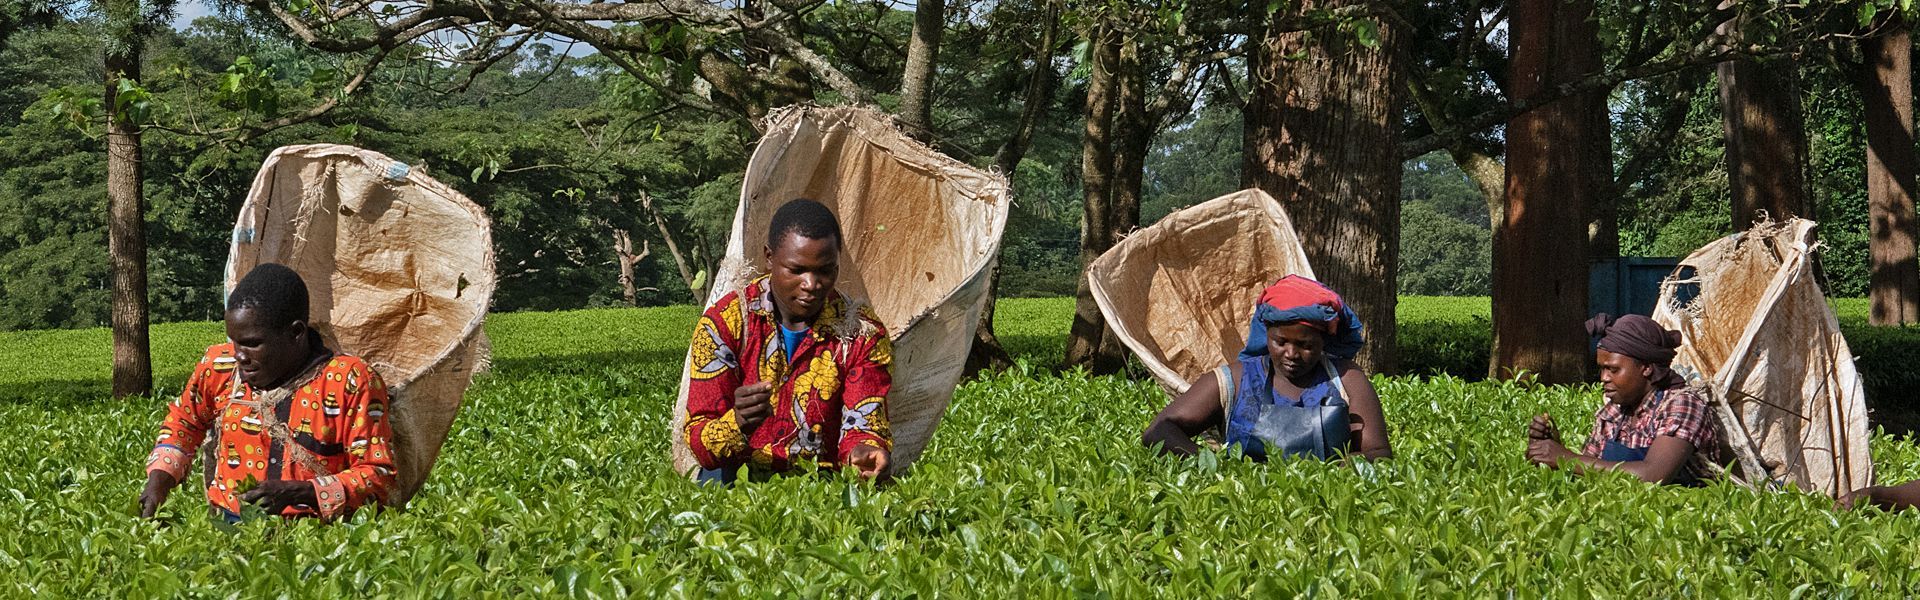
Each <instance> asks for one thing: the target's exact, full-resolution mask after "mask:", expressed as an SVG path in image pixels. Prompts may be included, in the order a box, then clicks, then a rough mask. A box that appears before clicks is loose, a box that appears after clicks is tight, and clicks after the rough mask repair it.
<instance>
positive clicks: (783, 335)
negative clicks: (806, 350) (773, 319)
mask: <svg viewBox="0 0 1920 600" xmlns="http://www.w3.org/2000/svg"><path fill="white" fill-rule="evenodd" d="M812 330H813V328H812V327H808V328H806V329H802V330H799V331H793V330H791V329H787V327H786V326H785V325H782V326H780V341H781V344H780V349H782V350H786V351H787V362H793V351H794V349H796V348H799V347H800V340H801V339H802V338H805V337H807V332H808V331H812Z"/></svg>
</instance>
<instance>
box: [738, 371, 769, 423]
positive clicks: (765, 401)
mask: <svg viewBox="0 0 1920 600" xmlns="http://www.w3.org/2000/svg"><path fill="white" fill-rule="evenodd" d="M772 397H773V384H772V383H771V382H766V381H762V382H759V383H750V384H747V385H743V386H740V387H737V388H734V389H733V416H734V417H735V418H737V419H739V420H740V433H741V434H742V435H746V434H751V433H753V430H754V429H757V428H759V427H760V424H761V423H763V422H766V420H767V416H768V415H772V414H773V404H772V402H770V401H769V400H770V399H771V398H772Z"/></svg>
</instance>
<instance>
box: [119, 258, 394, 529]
mask: <svg viewBox="0 0 1920 600" xmlns="http://www.w3.org/2000/svg"><path fill="white" fill-rule="evenodd" d="M308 305H309V303H308V297H307V287H306V284H305V282H303V281H301V280H300V275H299V274H297V273H295V272H294V271H293V270H292V269H289V268H287V267H285V266H282V265H277V264H272V263H267V264H262V265H260V266H259V267H256V268H254V269H253V270H252V271H251V272H249V273H247V276H246V277H244V278H242V279H241V280H240V283H239V284H238V285H235V286H234V288H233V293H232V294H230V295H229V296H228V298H227V312H226V329H227V339H228V340H230V341H229V342H228V343H224V344H219V345H216V346H213V347H211V348H208V349H207V353H206V355H205V356H203V357H202V358H201V359H200V364H199V365H197V366H195V367H194V370H193V376H192V378H191V379H189V380H188V381H187V386H186V389H185V390H182V391H181V393H180V399H179V400H178V401H175V402H173V403H171V404H169V405H167V417H166V420H165V422H163V423H162V424H161V426H160V436H159V440H158V441H157V442H156V443H155V445H154V448H153V452H152V453H151V454H149V455H148V457H147V485H146V488H145V490H144V491H142V492H141V494H140V512H141V514H142V515H143V516H149V517H151V516H153V514H154V512H155V511H157V510H159V508H160V505H161V504H162V503H164V502H166V500H167V495H168V494H169V493H171V491H172V490H173V488H174V486H177V485H179V484H180V483H181V482H182V481H185V480H186V474H187V468H188V466H189V465H190V464H191V463H192V462H193V459H192V457H193V454H194V451H195V450H196V449H200V448H202V447H203V446H204V448H205V450H206V452H205V453H204V458H205V459H206V464H205V465H204V478H205V481H206V486H207V488H206V489H207V501H208V502H209V503H211V504H212V505H213V508H214V509H215V511H216V514H217V515H219V516H223V517H224V518H226V519H227V520H229V521H233V520H237V519H238V518H239V514H240V509H241V503H243V502H250V503H253V504H257V505H259V506H260V507H261V508H262V509H264V510H265V511H266V512H267V513H268V514H274V515H282V516H288V517H295V516H318V517H322V518H326V519H333V518H337V517H341V516H344V515H346V514H349V513H350V512H352V511H353V509H355V508H357V507H360V506H363V505H366V504H369V503H373V502H377V501H379V500H380V499H382V498H383V497H385V495H386V492H387V490H388V488H390V487H391V486H392V485H393V473H394V466H393V450H392V448H391V447H390V446H389V443H391V441H392V439H393V428H392V426H391V425H390V424H389V423H388V420H387V415H386V412H387V390H386V386H385V384H383V383H382V382H381V381H380V376H379V375H377V374H375V373H374V372H373V370H372V369H370V368H368V367H367V364H366V362H364V361H362V360H360V359H359V358H357V357H354V356H349V355H346V354H336V353H334V352H333V351H331V350H329V349H328V348H327V347H326V345H325V344H324V343H322V342H321V340H320V334H319V333H318V332H315V331H313V330H312V329H309V328H308V327H307V314H308Z"/></svg>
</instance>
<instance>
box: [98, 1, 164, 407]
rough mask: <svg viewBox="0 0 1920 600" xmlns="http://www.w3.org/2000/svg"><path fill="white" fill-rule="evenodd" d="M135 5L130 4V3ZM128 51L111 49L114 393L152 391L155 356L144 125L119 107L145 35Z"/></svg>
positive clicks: (133, 10) (119, 6)
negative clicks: (150, 324)
mask: <svg viewBox="0 0 1920 600" xmlns="http://www.w3.org/2000/svg"><path fill="white" fill-rule="evenodd" d="M128 5H131V6H128ZM110 10H114V11H115V12H121V13H124V14H127V15H131V16H132V17H134V18H137V16H138V10H139V8H138V4H137V3H133V2H129V1H128V0H120V1H119V2H115V3H114V8H113V9H110ZM122 42H123V44H124V46H125V50H126V51H125V52H124V53H116V52H113V51H111V50H109V51H108V52H107V53H106V57H105V59H106V97H105V102H106V108H107V254H108V256H109V257H110V260H111V263H112V268H113V396H114V397H115V398H125V397H128V396H142V395H146V394H148V393H151V392H152V391H153V357H152V354H151V349H150V347H149V344H148V341H147V236H146V215H145V213H146V210H145V207H144V206H143V203H144V199H143V196H142V190H141V186H142V182H141V180H142V178H141V173H140V170H141V165H142V164H143V161H142V159H141V155H140V124H139V123H137V122H134V121H133V120H132V119H131V118H129V117H130V115H128V114H127V113H126V112H124V111H120V110H115V108H116V106H117V104H116V102H115V99H116V98H117V97H118V96H119V93H118V92H119V89H120V82H121V80H122V79H125V80H128V81H134V82H138V81H139V80H140V50H141V43H140V42H141V40H138V39H131V40H122Z"/></svg>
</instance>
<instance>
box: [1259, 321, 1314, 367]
mask: <svg viewBox="0 0 1920 600" xmlns="http://www.w3.org/2000/svg"><path fill="white" fill-rule="evenodd" d="M1326 345H1327V334H1325V333H1323V332H1321V331H1320V330H1318V329H1314V328H1312V327H1309V326H1306V325H1303V324H1300V323H1284V324H1280V325H1269V326H1267V357H1268V358H1269V359H1271V360H1272V361H1273V365H1274V366H1275V367H1277V368H1279V369H1280V372H1281V373H1283V374H1285V375H1286V376H1287V378H1288V379H1299V378H1301V377H1304V376H1306V375H1307V373H1310V372H1312V371H1313V368H1314V367H1315V366H1318V365H1319V364H1320V358H1321V352H1323V351H1324V350H1325V348H1326Z"/></svg>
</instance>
